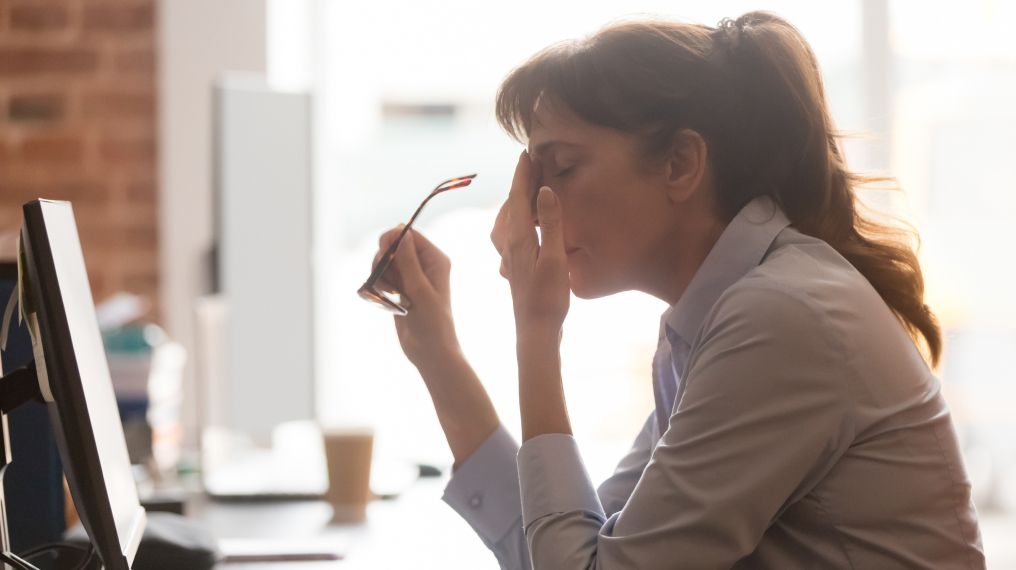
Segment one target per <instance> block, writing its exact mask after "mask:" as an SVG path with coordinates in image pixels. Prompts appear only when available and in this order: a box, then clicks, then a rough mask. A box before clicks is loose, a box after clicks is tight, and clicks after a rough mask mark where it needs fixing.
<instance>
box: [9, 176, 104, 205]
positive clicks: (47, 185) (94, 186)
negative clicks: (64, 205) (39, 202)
mask: <svg viewBox="0 0 1016 570" xmlns="http://www.w3.org/2000/svg"><path fill="white" fill-rule="evenodd" d="M4 194H5V198H7V197H9V198H10V199H11V200H13V201H15V202H16V203H19V204H23V203H25V202H29V201H31V200H36V199H38V198H47V199H50V200H69V201H70V202H72V203H73V204H75V207H78V206H79V205H82V204H85V203H104V202H105V201H106V200H107V199H108V197H109V192H108V190H107V186H106V184H105V183H103V182H101V181H99V180H87V179H82V178H75V177H68V178H62V179H52V178H51V177H40V176H36V177H34V178H33V179H24V178H22V179H20V180H19V179H14V180H11V179H7V180H5V182H4Z"/></svg>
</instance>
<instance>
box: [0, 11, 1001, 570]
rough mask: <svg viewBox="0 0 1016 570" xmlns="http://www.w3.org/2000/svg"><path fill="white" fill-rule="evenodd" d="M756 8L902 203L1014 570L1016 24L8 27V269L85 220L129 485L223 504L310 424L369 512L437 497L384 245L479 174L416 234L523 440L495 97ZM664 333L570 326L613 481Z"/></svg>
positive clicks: (869, 198)
mask: <svg viewBox="0 0 1016 570" xmlns="http://www.w3.org/2000/svg"><path fill="white" fill-rule="evenodd" d="M754 9H766V10H772V11H775V12H777V13H778V14H780V15H782V16H784V17H786V18H787V19H789V20H790V21H791V22H792V23H794V24H795V25H796V26H798V28H799V29H800V30H801V31H802V32H803V34H804V35H805V37H806V38H808V40H809V41H810V42H811V45H812V47H813V49H814V51H815V52H816V54H817V56H818V59H819V62H820V65H821V68H822V73H823V76H824V78H825V84H826V90H827V91H826V92H827V96H828V98H829V103H830V106H831V109H832V112H833V115H834V118H835V121H836V123H837V125H838V127H839V128H840V129H841V130H842V131H843V132H844V133H845V134H846V135H847V138H846V139H845V142H844V145H845V149H846V155H847V160H848V163H849V164H850V165H851V166H852V168H854V169H855V170H860V171H864V172H869V173H876V174H886V175H890V176H893V177H895V178H896V180H897V181H898V184H899V186H900V187H901V188H902V189H903V192H894V191H888V190H880V189H875V190H871V191H866V192H865V193H864V199H865V201H866V203H868V204H869V205H870V206H871V207H873V208H875V209H876V210H878V211H881V212H883V213H885V214H887V215H892V216H896V217H900V218H902V219H904V220H906V221H907V222H909V223H911V224H913V226H914V227H915V228H916V229H917V230H918V231H919V232H920V236H921V239H922V246H921V250H920V252H921V259H922V262H923V266H924V269H925V275H926V280H927V289H928V303H929V305H931V307H932V308H933V309H934V310H935V311H936V312H937V313H938V315H939V317H940V319H941V322H942V325H943V327H944V330H945V336H946V345H945V353H944V358H943V361H942V364H941V366H940V367H939V369H938V371H937V372H938V375H939V377H940V378H941V380H942V383H943V386H944V389H945V391H946V393H947V396H948V399H949V402H950V404H951V406H952V411H953V414H954V418H955V421H956V425H957V428H958V430H959V431H960V436H961V440H962V442H963V446H964V454H965V456H966V461H967V467H968V470H969V474H970V477H971V479H972V481H973V484H974V492H975V501H976V504H977V507H978V509H979V511H980V514H981V517H982V524H983V526H982V530H983V533H984V542H985V547H986V550H987V555H988V559H989V567H992V568H1016V541H1014V540H1013V537H1014V536H1016V414H1013V413H1012V408H1013V406H1014V405H1016V373H1014V372H1013V367H1012V364H1011V360H1012V355H1013V353H1014V352H1013V351H1016V298H1014V296H1013V295H1012V293H1011V291H1012V290H1013V286H1012V284H1013V281H1014V277H1016V269H1014V265H1013V264H1012V263H1011V259H1012V254H1011V251H1010V250H1011V246H1012V244H1013V243H1014V241H1016V240H1014V239H1013V237H1012V235H1011V232H1012V230H1013V227H1014V226H1016V174H1014V170H1013V169H1012V165H1011V163H1010V162H1009V160H1012V159H1013V158H1014V157H1016V143H1014V142H1013V137H1012V133H1013V131H1014V130H1016V108H1014V106H1013V104H1012V103H1013V101H1016V34H1013V33H1012V30H1011V22H1013V21H1016V4H1014V3H1012V2H1005V1H1002V0H972V1H969V2H963V3H958V2H954V3H936V4H929V3H927V2H918V1H916V0H856V1H847V2H836V3H816V2H805V1H803V0H802V1H791V0H786V1H763V0H758V1H755V2H743V1H732V0H717V1H712V2H708V3H706V2H673V1H670V2H663V1H662V0H634V1H633V0H627V1H624V2H621V1H607V0H585V1H583V2H552V3H548V2H537V1H535V0H521V1H519V2H514V3H511V4H504V5H492V4H488V3H478V2H467V1H465V0H449V1H446V2H441V3H437V2H420V1H418V0H417V1H409V0H395V1H390V2H385V3H352V4H351V3H347V2H339V1H337V0H216V1H215V2H207V1H202V0H94V1H93V0H46V1H41V0H0V235H2V234H4V232H7V234H8V239H7V240H6V241H5V240H4V238H2V237H0V244H2V243H8V244H10V239H9V236H10V235H11V232H16V231H17V229H18V228H19V226H20V217H21V212H20V206H21V204H23V203H24V202H26V201H29V200H32V199H35V198H39V197H45V198H53V199H64V200H71V201H72V202H73V205H74V210H75V213H76V217H77V223H78V228H79V232H80V234H81V239H82V243H83V247H84V254H85V259H86V262H87V265H88V271H89V278H90V280H91V286H92V290H93V293H94V296H95V300H96V302H97V303H100V304H101V305H100V308H101V316H102V319H103V320H102V324H103V328H104V331H105V337H106V340H107V350H108V351H109V353H110V361H111V365H112V367H113V373H114V382H115V383H117V389H118V395H120V396H121V399H122V400H123V402H124V404H123V406H122V407H121V413H122V415H124V416H125V422H127V421H128V419H129V418H130V417H137V418H140V419H139V422H138V423H139V424H140V427H138V428H137V429H139V430H140V431H139V432H138V433H139V434H140V435H138V436H137V437H138V441H141V442H142V443H140V444H136V445H135V446H134V447H135V449H136V448H137V447H138V446H140V447H141V449H140V450H138V451H137V453H138V454H139V456H138V457H139V461H145V460H147V461H154V462H155V463H156V464H157V466H158V469H159V470H161V471H162V472H175V473H178V474H179V473H199V474H200V473H204V475H205V481H206V482H208V480H209V477H210V476H211V472H212V467H213V466H219V464H222V467H223V468H224V469H227V468H228V465H227V464H228V463H229V459H230V458H234V457H235V456H236V452H235V450H236V449H237V448H242V449H246V450H250V449H268V448H270V446H271V445H272V443H273V441H274V442H275V443H276V444H277V447H278V444H279V442H280V441H282V440H284V439H285V434H286V433H289V434H290V436H291V435H292V431H291V430H290V431H289V432H287V431H286V430H285V429H282V430H280V428H279V426H280V425H281V426H283V428H285V426H290V427H292V426H293V425H294V424H293V422H301V421H302V422H311V423H315V422H316V423H320V424H322V425H326V426H332V425H346V424H359V425H362V424H367V425H370V426H372V427H374V429H375V430H376V446H375V458H376V461H375V470H374V475H373V477H374V478H375V479H376V480H377V485H378V486H382V487H383V486H385V485H395V486H397V483H393V482H392V480H394V479H398V477H396V476H395V475H393V474H394V473H400V472H403V471H404V467H400V466H404V465H407V464H408V465H413V464H419V463H423V464H429V465H435V466H438V467H440V468H444V469H445V471H447V467H448V466H449V465H450V464H451V456H450V453H449V452H448V450H447V447H446V445H445V443H444V438H443V435H442V433H441V430H440V428H439V425H438V423H437V421H436V418H435V416H434V413H433V411H432V408H431V405H430V401H429V398H428V396H427V393H426V391H425V389H424V387H423V385H422V383H421V382H420V380H419V377H418V375H417V374H416V372H415V370H414V369H413V368H412V367H411V366H410V365H409V364H408V362H407V361H406V360H405V358H404V357H403V356H402V353H401V351H400V349H399V346H398V342H397V339H396V337H395V334H394V329H393V326H392V322H391V317H390V316H389V315H387V314H385V313H383V312H382V311H379V310H378V309H377V308H375V307H373V306H370V305H368V304H367V303H364V302H363V301H362V300H361V299H359V298H358V297H357V296H356V294H355V291H356V289H357V287H358V286H359V285H360V284H361V283H362V280H363V279H364V278H365V277H366V275H367V274H368V273H369V270H370V262H371V260H372V258H373V255H374V253H375V250H376V247H377V238H378V236H379V235H380V233H382V232H383V231H384V230H386V229H388V228H390V227H392V226H394V225H396V224H398V223H400V222H404V221H406V220H407V219H408V217H409V215H410V214H412V212H413V210H414V209H415V207H416V206H417V204H418V203H419V201H420V200H421V199H422V198H423V197H425V196H426V194H427V193H428V192H429V191H430V190H431V188H432V187H433V186H434V185H436V184H437V183H438V182H440V181H442V180H444V179H447V178H451V177H454V176H460V175H464V174H469V173H473V172H476V173H478V174H479V176H478V178H477V180H476V182H475V183H474V184H473V185H472V186H470V187H468V188H465V189H463V190H456V191H454V192H450V193H448V194H443V195H441V196H440V197H438V198H437V199H435V200H434V201H433V203H432V204H431V205H429V206H428V207H427V209H426V210H425V211H424V213H423V215H422V217H421V219H420V221H419V222H418V224H419V226H418V227H419V229H420V230H421V231H423V232H424V233H425V234H427V235H428V236H429V237H430V238H431V239H432V240H433V241H435V242H436V243H437V244H438V245H439V246H440V247H441V248H442V249H444V251H445V252H446V253H447V254H448V255H449V256H450V257H451V259H452V263H453V270H452V288H453V298H454V301H453V302H454V311H455V316H456V319H457V325H458V330H459V337H460V339H461V340H462V343H463V345H464V350H465V352H466V354H467V356H468V357H469V358H470V360H471V362H472V364H473V365H474V367H475V369H476V370H477V372H478V373H479V375H480V377H481V378H482V379H483V381H484V383H485V385H486V387H487V389H488V390H489V391H490V393H491V396H492V398H493V400H494V402H495V405H496V406H497V408H498V411H499V413H500V415H501V418H502V420H503V422H504V424H505V425H506V426H507V428H508V429H509V431H512V432H513V433H515V435H516V436H518V435H519V414H518V407H517V406H518V401H517V383H516V370H515V356H514V339H513V336H514V333H513V327H512V323H513V317H512V311H511V303H510V296H509V292H508V288H507V285H506V283H504V282H503V280H502V279H501V278H500V276H499V275H498V271H497V268H498V263H499V258H498V256H497V254H496V252H495V251H494V250H493V248H492V247H491V246H490V244H489V241H488V238H487V236H488V234H489V232H490V228H491V227H492V224H493V220H494V215H495V214H496V211H497V208H498V207H499V205H500V203H501V201H502V200H503V199H504V197H505V195H506V192H507V188H508V185H509V183H510V180H511V175H512V172H513V167H514V164H515V160H516V158H517V154H518V152H519V150H520V149H521V147H520V146H519V145H518V144H517V143H514V142H513V141H511V140H510V139H509V138H508V137H507V136H506V135H505V134H504V133H503V132H501V131H500V130H499V128H498V127H497V125H496V122H495V120H494V117H493V99H494V93H495V90H496V88H497V85H498V83H499V82H500V80H501V79H502V78H503V77H504V76H505V75H506V74H507V73H508V72H509V71H510V70H511V69H512V68H513V67H514V66H515V65H518V64H519V63H521V62H522V61H524V60H525V59H526V58H527V57H528V56H529V55H531V54H532V53H534V52H535V51H537V50H538V49H540V48H542V47H545V46H546V45H548V44H551V43H553V42H556V41H560V40H562V39H567V38H573V37H577V36H582V35H585V34H589V33H592V32H594V31H595V30H596V29H597V28H599V27H600V26H601V25H603V24H604V23H606V22H609V21H611V20H614V19H618V18H622V17H630V16H632V15H640V14H651V15H660V16H665V17H673V18H678V19H683V20H689V21H694V22H699V23H705V24H709V25H715V24H716V23H717V22H718V21H719V20H720V19H721V18H723V17H728V16H729V17H737V16H738V15H740V14H742V13H744V12H746V11H749V10H754ZM7 247H8V249H10V247H11V246H10V245H8V246H7ZM664 308H665V307H664V306H663V305H662V303H661V302H659V301H657V300H654V299H651V298H648V297H646V296H644V295H641V294H633V293H632V294H621V295H616V296H614V297H611V298H608V299H602V300H597V301H592V302H589V301H582V300H578V299H573V302H572V309H571V312H570V314H569V317H568V321H567V324H566V330H565V338H564V342H563V347H562V353H563V354H562V356H563V366H564V376H565V383H566V390H567V396H568V402H569V411H570V414H571V417H572V422H573V426H574V430H575V434H576V437H577V439H578V441H579V444H580V447H582V451H583V454H584V457H585V458H586V460H587V463H588V467H589V470H590V473H591V475H592V477H593V479H594V480H597V481H598V480H601V479H603V478H604V477H606V476H607V475H608V474H609V473H610V472H611V470H612V469H613V466H614V463H615V462H616V461H617V460H618V459H619V458H620V456H621V455H622V453H623V452H624V451H625V450H626V449H627V448H628V446H629V444H630V442H631V439H632V437H633V436H634V434H635V433H636V432H637V431H638V429H639V427H640V426H641V424H642V421H643V420H644V419H645V415H646V414H647V413H648V411H649V410H650V409H651V408H652V406H653V399H652V388H651V383H650V378H651V375H650V364H651V359H652V355H653V350H654V349H655V343H656V335H657V331H658V322H659V316H660V314H661V312H662V311H663V309H664ZM125 410H126V412H125ZM131 410H135V411H137V413H136V414H134V416H132V415H131V414H132V412H131ZM145 430H148V432H146V431H145ZM149 432H150V433H149ZM280 434H282V435H280ZM148 442H150V446H148V447H146V444H147V443H148ZM132 453H133V452H132ZM227 472H228V471H227ZM386 478H387V479H386ZM434 500H435V501H436V500H437V498H436V497H434ZM449 520H451V519H449ZM448 524H449V525H452V526H454V525H455V524H457V523H454V522H449V523H448ZM449 528H451V526H450V527H449ZM449 532H456V533H458V532H469V531H468V528H466V527H465V526H464V525H463V526H461V527H454V529H453V530H449ZM475 542H476V543H477V545H478V548H481V549H482V545H479V543H478V541H475Z"/></svg>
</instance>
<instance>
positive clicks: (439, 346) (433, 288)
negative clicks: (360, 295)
mask: <svg viewBox="0 0 1016 570" xmlns="http://www.w3.org/2000/svg"><path fill="white" fill-rule="evenodd" d="M403 227H404V226H403V225H399V226H397V227H395V228H393V229H391V230H388V231H387V232H385V233H384V234H382V235H381V239H380V241H379V243H378V246H379V248H378V252H377V254H376V255H375V256H374V264H375V265H376V264H377V262H378V260H379V259H380V258H381V256H382V255H383V254H384V252H385V251H386V250H387V249H388V246H389V245H391V243H392V241H394V240H395V238H397V237H398V235H399V233H400V232H401V231H402V228H403ZM450 274H451V261H449V260H448V256H446V255H445V254H444V252H442V251H441V250H440V249H438V248H437V246H435V245H434V244H433V243H431V242H430V240H428V239H427V238H425V237H424V236H423V234H421V233H419V232H417V231H416V230H414V229H410V230H409V233H407V234H406V237H405V238H403V239H402V243H400V244H399V248H398V250H396V252H395V258H394V259H393V260H392V264H391V265H390V266H389V267H388V270H387V271H385V274H384V276H383V277H382V278H381V280H380V281H379V282H378V287H379V288H381V289H384V290H386V291H389V292H395V293H399V295H401V297H402V300H403V302H404V303H405V304H406V306H407V308H408V309H409V313H408V314H406V315H405V316H399V315H396V316H395V330H396V332H397V333H398V335H399V343H400V344H401V345H402V351H403V352H405V353H406V357H407V358H409V361H410V362H412V363H413V365H415V366H416V367H417V368H421V367H428V366H430V365H432V364H435V363H437V362H439V361H442V360H447V359H448V358H450V357H452V356H458V355H459V354H460V347H459V341H458V338H457V337H456V335H455V323H454V321H453V320H452V310H451V290H450V288H449V276H450Z"/></svg>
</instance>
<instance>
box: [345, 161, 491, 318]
mask: <svg viewBox="0 0 1016 570" xmlns="http://www.w3.org/2000/svg"><path fill="white" fill-rule="evenodd" d="M474 178H476V175H475V174H470V175H469V176H461V177H459V178H452V179H450V180H445V181H444V182H442V183H440V184H438V185H437V187H436V188H434V190H432V191H431V193H430V195H429V196H427V197H426V198H424V200H423V202H422V203H421V204H420V207H419V208H417V209H416V212H414V213H413V217H411V218H409V223H407V224H406V226H405V227H404V228H402V232H401V233H399V237H397V238H395V241H393V242H392V244H391V245H389V246H388V249H386V250H385V252H384V255H382V256H381V258H380V259H378V261H377V265H375V266H374V269H373V270H372V271H371V272H370V277H368V278H367V280H366V281H364V283H363V285H361V286H360V289H359V290H358V291H357V294H359V295H360V296H361V297H363V298H364V299H366V300H368V301H370V302H372V303H375V304H377V305H378V306H380V307H381V308H383V309H386V310H388V311H391V312H393V313H395V314H397V315H405V314H407V313H408V312H409V310H408V309H407V308H406V307H404V306H403V303H402V296H401V295H398V294H395V295H393V294H391V293H388V292H387V291H382V290H380V289H378V288H377V282H378V281H379V280H380V279H381V277H382V276H383V275H384V274H385V271H387V270H388V267H389V266H390V265H391V264H392V260H393V259H395V252H396V250H398V249H399V244H400V243H402V238H404V237H406V233H408V232H409V228H411V227H412V226H413V222H415V221H416V217H417V216H419V215H420V210H423V207H424V206H426V205H427V202H429V201H430V199H431V198H433V197H434V196H437V195H438V194H440V193H442V192H447V191H448V190H454V189H456V188H462V187H465V186H469V185H470V184H472V183H473V179H474Z"/></svg>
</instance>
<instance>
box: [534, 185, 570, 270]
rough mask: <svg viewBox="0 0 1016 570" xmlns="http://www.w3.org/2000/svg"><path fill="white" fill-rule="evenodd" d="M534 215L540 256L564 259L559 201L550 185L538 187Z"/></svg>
mask: <svg viewBox="0 0 1016 570" xmlns="http://www.w3.org/2000/svg"><path fill="white" fill-rule="evenodd" d="M536 215H537V218H538V219H539V222H540V258H544V257H547V258H550V259H557V260H560V259H564V257H565V251H564V232H563V231H561V202H560V200H558V199H557V195H556V194H554V191H553V190H551V189H550V186H544V187H542V188H540V193H539V194H538V195H537V198H536Z"/></svg>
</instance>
